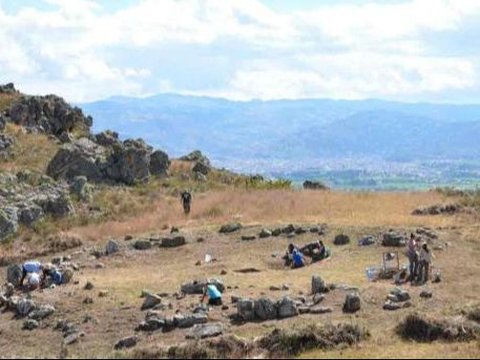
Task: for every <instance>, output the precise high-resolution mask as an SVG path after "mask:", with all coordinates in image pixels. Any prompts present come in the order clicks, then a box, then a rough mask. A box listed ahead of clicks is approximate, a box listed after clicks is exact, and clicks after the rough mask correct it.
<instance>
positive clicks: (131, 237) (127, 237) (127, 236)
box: [125, 235, 133, 241]
mask: <svg viewBox="0 0 480 360" xmlns="http://www.w3.org/2000/svg"><path fill="white" fill-rule="evenodd" d="M130 240H133V236H132V235H125V241H130Z"/></svg>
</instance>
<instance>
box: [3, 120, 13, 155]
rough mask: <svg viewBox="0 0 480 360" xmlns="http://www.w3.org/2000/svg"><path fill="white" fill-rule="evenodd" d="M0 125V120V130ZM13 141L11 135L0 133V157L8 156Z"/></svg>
mask: <svg viewBox="0 0 480 360" xmlns="http://www.w3.org/2000/svg"><path fill="white" fill-rule="evenodd" d="M1 125H2V124H1V121H0V130H2V129H1ZM14 143H15V139H14V138H13V137H11V136H9V135H6V134H0V159H2V158H3V159H5V158H8V157H9V155H10V154H11V150H12V146H13V144H14Z"/></svg>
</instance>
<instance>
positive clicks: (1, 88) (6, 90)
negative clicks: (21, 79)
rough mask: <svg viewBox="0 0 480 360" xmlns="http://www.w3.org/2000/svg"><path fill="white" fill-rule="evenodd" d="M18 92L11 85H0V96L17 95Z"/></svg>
mask: <svg viewBox="0 0 480 360" xmlns="http://www.w3.org/2000/svg"><path fill="white" fill-rule="evenodd" d="M17 93H18V90H16V89H15V85H14V84H13V83H8V84H5V85H0V94H17Z"/></svg>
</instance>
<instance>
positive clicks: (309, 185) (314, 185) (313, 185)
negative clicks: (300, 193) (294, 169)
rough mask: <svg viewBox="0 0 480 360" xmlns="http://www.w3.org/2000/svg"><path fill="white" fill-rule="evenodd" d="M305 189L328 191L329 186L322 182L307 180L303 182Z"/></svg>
mask: <svg viewBox="0 0 480 360" xmlns="http://www.w3.org/2000/svg"><path fill="white" fill-rule="evenodd" d="M303 188H304V189H306V190H328V189H329V188H328V186H327V185H325V184H324V183H322V182H320V181H311V180H306V181H304V182H303Z"/></svg>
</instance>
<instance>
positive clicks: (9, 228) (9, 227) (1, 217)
mask: <svg viewBox="0 0 480 360" xmlns="http://www.w3.org/2000/svg"><path fill="white" fill-rule="evenodd" d="M17 230H18V216H17V209H16V208H13V207H6V208H3V209H1V208H0V242H2V240H5V239H7V238H8V237H10V236H11V235H13V234H15V233H16V232H17Z"/></svg>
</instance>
